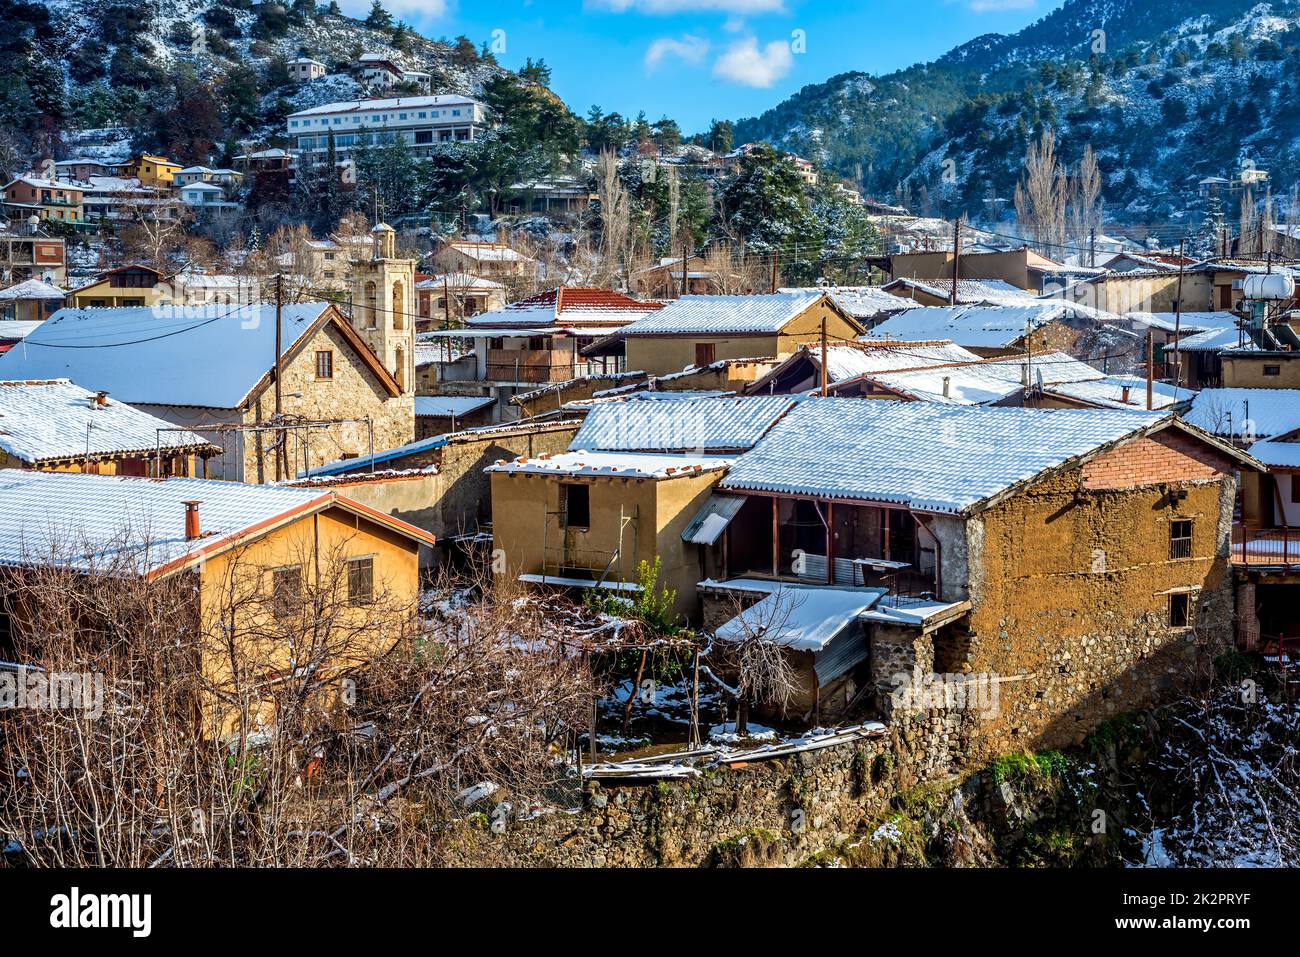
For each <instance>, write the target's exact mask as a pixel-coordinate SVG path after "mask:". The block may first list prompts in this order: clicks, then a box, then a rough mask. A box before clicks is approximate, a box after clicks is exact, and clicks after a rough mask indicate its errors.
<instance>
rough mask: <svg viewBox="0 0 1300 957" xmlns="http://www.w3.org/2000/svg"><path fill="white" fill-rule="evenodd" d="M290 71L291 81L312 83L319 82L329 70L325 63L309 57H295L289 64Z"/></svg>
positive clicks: (287, 65)
mask: <svg viewBox="0 0 1300 957" xmlns="http://www.w3.org/2000/svg"><path fill="white" fill-rule="evenodd" d="M285 65H286V67H287V68H288V70H289V79H291V80H293V82H295V83H310V82H311V81H312V80H319V79H320V78H321V77H323V76H324V75H325V74H326V72H327V70H326V67H325V64H324V63H321V61H320V60H313V59H312V58H311V57H309V56H300V57H294V58H293V59H292V60H290V61H289V62H288V63H287V64H285Z"/></svg>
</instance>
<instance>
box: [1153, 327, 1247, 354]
mask: <svg viewBox="0 0 1300 957" xmlns="http://www.w3.org/2000/svg"><path fill="white" fill-rule="evenodd" d="M1238 348H1244V349H1245V350H1246V351H1252V350H1253V349H1257V348H1258V346H1256V345H1255V343H1254V342H1253V341H1252V340H1251V338H1250V336H1249V335H1247V334H1246V333H1245V332H1243V331H1242V330H1240V329H1235V328H1232V327H1226V328H1220V329H1207V330H1206V331H1205V332H1198V333H1196V334H1195V335H1191V336H1187V337H1185V338H1183V339H1179V340H1178V342H1176V343H1171V344H1170V345H1167V346H1165V351H1167V352H1223V351H1224V350H1225V349H1238Z"/></svg>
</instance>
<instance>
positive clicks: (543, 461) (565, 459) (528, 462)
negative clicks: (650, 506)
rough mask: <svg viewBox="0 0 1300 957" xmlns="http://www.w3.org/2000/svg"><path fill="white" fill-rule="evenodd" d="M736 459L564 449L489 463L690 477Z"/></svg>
mask: <svg viewBox="0 0 1300 957" xmlns="http://www.w3.org/2000/svg"><path fill="white" fill-rule="evenodd" d="M733 461H735V460H734V459H731V458H723V457H721V456H716V455H664V454H658V453H647V452H564V453H562V454H560V455H545V454H543V455H540V456H536V457H533V458H528V457H527V456H520V457H519V458H517V459H515V460H514V461H510V462H508V461H506V460H504V459H503V460H501V461H500V462H497V463H496V464H494V465H489V466H488V467H487V469H486V471H488V472H507V473H513V474H520V473H526V474H529V475H583V476H591V477H596V476H600V477H604V478H634V479H654V480H656V481H659V480H664V479H674V478H689V477H691V476H694V475H702V474H704V473H706V472H717V471H720V470H722V469H726V468H727V467H728V466H730V465H731V463H732V462H733Z"/></svg>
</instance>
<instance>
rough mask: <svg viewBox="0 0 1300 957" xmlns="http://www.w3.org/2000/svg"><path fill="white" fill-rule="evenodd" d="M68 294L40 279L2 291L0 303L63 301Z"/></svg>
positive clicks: (21, 283)
mask: <svg viewBox="0 0 1300 957" xmlns="http://www.w3.org/2000/svg"><path fill="white" fill-rule="evenodd" d="M66 295H67V293H66V292H65V291H64V290H62V289H60V288H59V287H58V286H54V285H51V284H50V283H48V282H43V281H42V280H40V279H28V280H27V281H25V282H20V283H19V284H18V285H16V286H10V287H9V288H8V289H0V302H15V301H18V300H24V299H62V298H63V297H64V296H66Z"/></svg>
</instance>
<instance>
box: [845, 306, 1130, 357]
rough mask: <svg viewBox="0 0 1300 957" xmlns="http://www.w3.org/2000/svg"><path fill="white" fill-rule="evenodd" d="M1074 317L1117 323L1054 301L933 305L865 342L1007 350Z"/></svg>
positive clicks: (893, 320)
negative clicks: (945, 342) (944, 342)
mask: <svg viewBox="0 0 1300 957" xmlns="http://www.w3.org/2000/svg"><path fill="white" fill-rule="evenodd" d="M1071 318H1088V319H1097V320H1101V321H1106V320H1107V319H1114V320H1118V317H1117V316H1112V315H1111V314H1110V313H1104V312H1101V311H1100V310H1096V309H1091V308H1089V307H1087V306H1078V305H1076V304H1074V303H1067V302H1060V301H1053V300H1028V301H1026V304H1024V305H1016V306H1001V305H994V306H930V307H925V308H921V309H909V310H908V311H907V312H903V313H899V314H898V315H896V316H890V317H889V318H888V319H886V320H885V321H884V322H882V323H881V324H880V325H878V326H876V327H875V328H874V329H872V330H871V331H870V332H868V333H867V334H866V335H865V336H863V337H862V339H863V341H870V340H871V339H912V340H917V339H927V340H928V339H951V340H952V341H953V342H955V343H957V345H959V346H965V347H967V348H984V349H1005V348H1009V347H1010V346H1013V345H1015V344H1016V343H1017V342H1019V341H1020V340H1021V339H1023V338H1024V335H1025V332H1026V331H1027V330H1028V329H1030V328H1033V329H1039V328H1041V327H1042V326H1045V325H1047V324H1048V323H1050V322H1054V321H1056V320H1058V319H1071Z"/></svg>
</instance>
